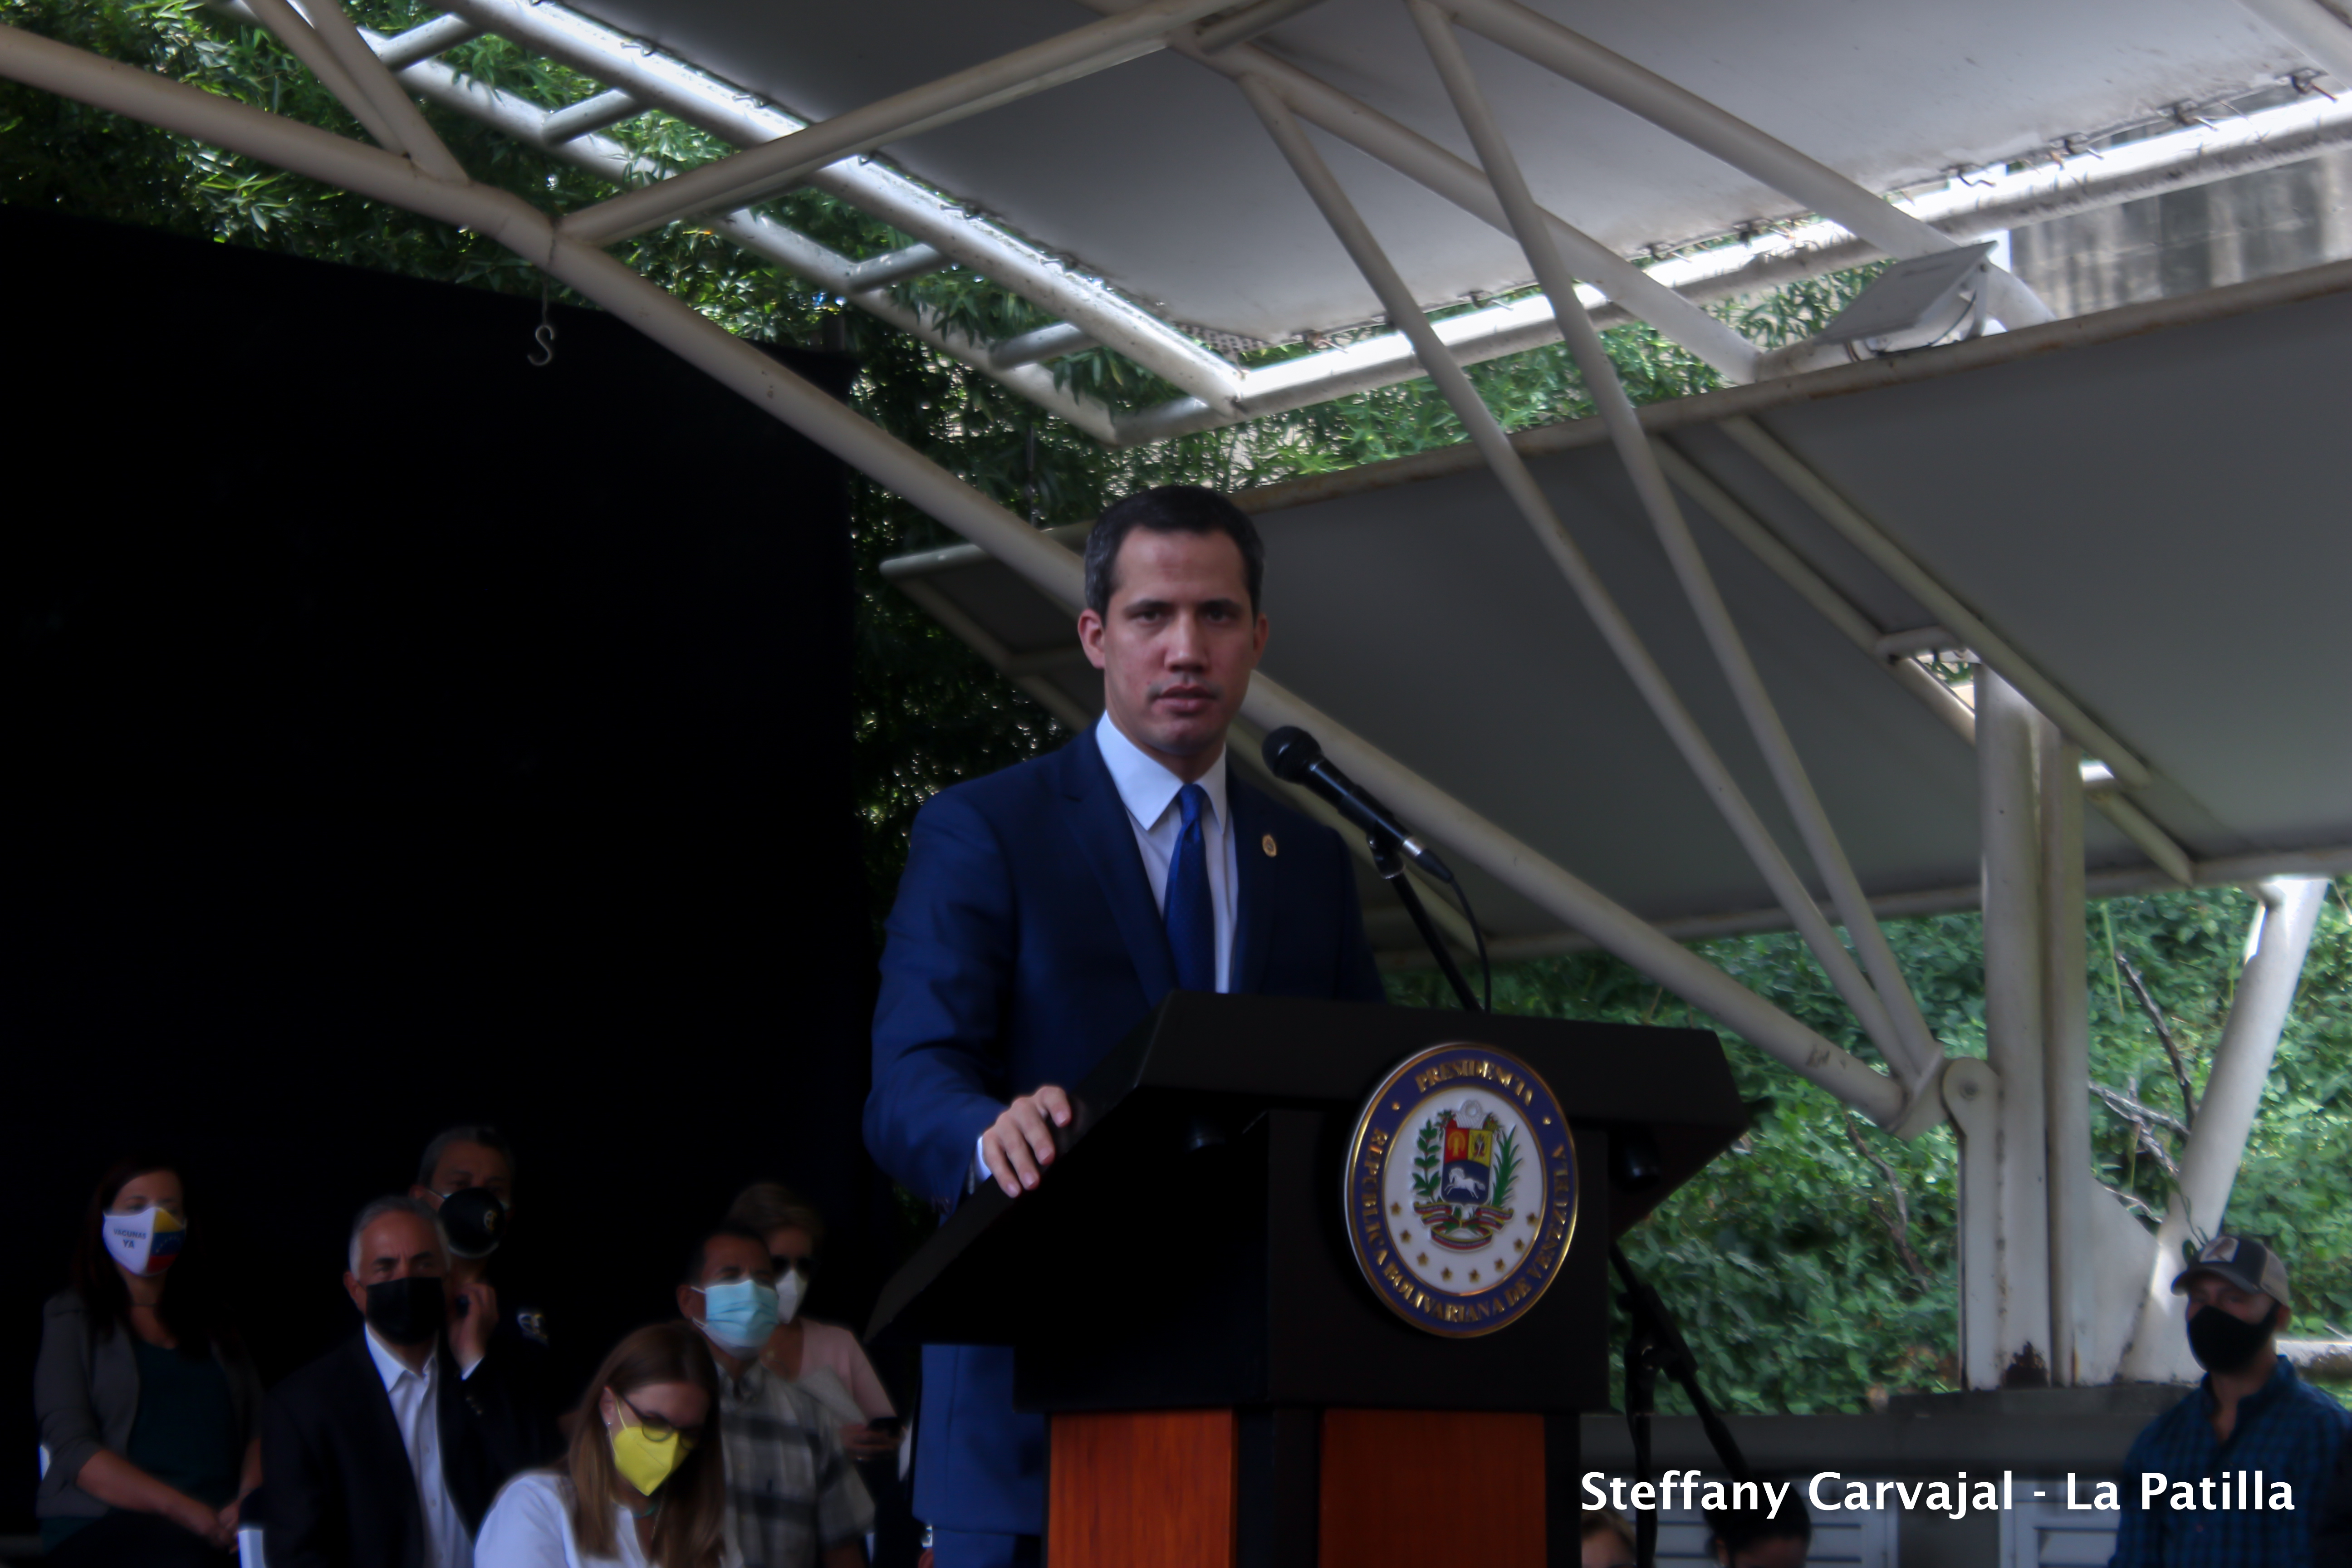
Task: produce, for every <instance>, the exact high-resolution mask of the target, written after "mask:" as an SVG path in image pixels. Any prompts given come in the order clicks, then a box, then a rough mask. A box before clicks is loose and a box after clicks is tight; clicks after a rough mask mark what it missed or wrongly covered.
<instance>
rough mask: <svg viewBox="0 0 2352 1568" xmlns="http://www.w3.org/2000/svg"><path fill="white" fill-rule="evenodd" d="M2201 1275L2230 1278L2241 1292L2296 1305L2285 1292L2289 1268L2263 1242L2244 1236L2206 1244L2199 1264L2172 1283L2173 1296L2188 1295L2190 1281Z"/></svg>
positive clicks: (2192, 1265)
mask: <svg viewBox="0 0 2352 1568" xmlns="http://www.w3.org/2000/svg"><path fill="white" fill-rule="evenodd" d="M2200 1274H2210V1275H2213V1276H2214V1277H2216V1278H2217V1279H2227V1280H2228V1281H2229V1282H2230V1283H2231V1284H2232V1285H2235V1286H2236V1287H2237V1288H2238V1289H2241V1290H2252V1291H2255V1292H2258V1293H2259V1294H2262V1295H2264V1296H2268V1297H2269V1298H2270V1299H2271V1300H2273V1301H2276V1302H2278V1303H2280V1304H2281V1305H2282V1306H2290V1307H2291V1306H2293V1305H2294V1301H2293V1300H2291V1299H2290V1298H2289V1297H2288V1295H2287V1293H2286V1265H2285V1264H2284V1263H2283V1262H2281V1261H2280V1260H2279V1255H2278V1254H2277V1253H2275V1252H2273V1251H2272V1250H2271V1249H2270V1248H2269V1247H2264V1246H2263V1244H2262V1243H2261V1242H2259V1241H2254V1240H2252V1239H2250V1238H2249V1237H2242V1236H2217V1237H2214V1238H2213V1239H2212V1240H2210V1241H2209V1242H2207V1243H2206V1244H2205V1249H2204V1250H2203V1251H2202V1252H2200V1253H2199V1254H2198V1255H2197V1261H2196V1262H2194V1263H2191V1264H2190V1265H2189V1267H2188V1268H2184V1269H2182V1270H2181V1271H2180V1277H2179V1279H2175V1280H2173V1282H2172V1293H2173V1294H2174V1295H2176V1296H2185V1295H2187V1294H2188V1293H2189V1281H2190V1280H2191V1279H2195V1278H2196V1277H2197V1276H2198V1275H2200Z"/></svg>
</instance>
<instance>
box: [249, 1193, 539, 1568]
mask: <svg viewBox="0 0 2352 1568" xmlns="http://www.w3.org/2000/svg"><path fill="white" fill-rule="evenodd" d="M349 1261H350V1268H349V1271H348V1272H346V1273H345V1274H344V1276H343V1289H344V1290H345V1292H346V1293H348V1294H349V1295H350V1297H351V1299H352V1305H353V1306H354V1307H356V1308H358V1309H359V1310H360V1313H361V1316H362V1320H363V1322H362V1328H361V1331H360V1332H359V1333H358V1334H356V1335H354V1336H353V1337H352V1340H351V1341H350V1342H347V1343H345V1344H343V1345H342V1346H341V1347H339V1348H338V1349H336V1350H333V1351H330V1352H328V1353H327V1354H325V1355H323V1356H321V1357H320V1358H319V1359H318V1360H317V1361H315V1362H313V1363H310V1365H309V1366H307V1367H304V1368H303V1369H302V1370H301V1371H299V1372H298V1373H294V1374H293V1375H292V1376H291V1377H289V1378H288V1379H287V1380H286V1381H285V1382H284V1383H282V1384H278V1387H277V1388H276V1389H275V1390H274V1391H272V1393H271V1394H270V1397H269V1401H268V1415H267V1416H266V1418H265V1420H264V1422H263V1425H262V1461H263V1464H264V1466H265V1468H266V1470H267V1473H268V1478H269V1489H268V1519H267V1520H266V1521H265V1523H264V1536H265V1541H266V1544H267V1548H268V1560H269V1564H270V1568H470V1564H471V1563H472V1562H473V1553H474V1531H475V1530H476V1529H477V1528H478V1526H479V1525H480V1523H481V1521H482V1516H483V1514H484V1513H485V1512H486V1511H487V1510H488V1508H489V1505H490V1500H491V1499H492V1498H494V1497H495V1496H496V1495H497V1493H498V1489H499V1487H500V1486H501V1485H502V1484H504V1483H505V1481H506V1480H507V1479H508V1478H509V1477H510V1476H512V1475H514V1474H515V1473H516V1472H517V1471H519V1470H521V1469H523V1468H526V1467H528V1466H530V1465H533V1464H537V1463H540V1462H541V1461H542V1460H543V1459H545V1458H547V1457H548V1456H549V1455H551V1454H552V1453H553V1452H555V1447H556V1445H555V1439H554V1434H553V1432H552V1430H551V1428H550V1427H549V1426H548V1424H547V1423H546V1422H545V1421H544V1420H543V1419H542V1418H541V1417H540V1415H538V1414H537V1413H536V1412H535V1411H534V1410H533V1409H532V1408H531V1407H530V1404H529V1402H528V1401H527V1400H525V1399H523V1398H521V1397H520V1396H519V1395H518V1394H517V1393H516V1391H515V1389H514V1387H513V1385H512V1384H511V1382H510V1381H509V1379H508V1378H507V1377H506V1376H505V1375H504V1374H503V1373H501V1372H500V1371H499V1369H498V1367H497V1366H496V1365H495V1364H494V1363H486V1362H485V1359H484V1355H485V1352H486V1350H487V1348H488V1341H489V1338H490V1335H491V1332H492V1329H493V1326H494V1325H493V1321H492V1308H491V1307H490V1305H489V1300H488V1287H487V1286H485V1285H483V1284H481V1283H479V1282H478V1281H477V1282H476V1283H474V1284H472V1285H468V1286H464V1287H457V1288H453V1285H452V1282H451V1280H450V1278H449V1272H450V1270H449V1247H448V1239H447V1237H446V1236H444V1235H443V1233H442V1230H441V1223H440V1220H439V1218H438V1216H437V1215H435V1213H434V1211H433V1209H432V1208H431V1207H430V1206H429V1205H426V1204H424V1203H422V1202H420V1201H418V1200H417V1199H415V1198H413V1197H405V1196H403V1197H387V1198H378V1199H376V1200H375V1202H373V1203H372V1204H370V1205H367V1206H366V1207H365V1208H363V1209H362V1210H361V1211H360V1214H359V1218H358V1220H357V1221H356V1222H355V1223H354V1224H353V1225H352V1236H351V1247H350V1258H349Z"/></svg>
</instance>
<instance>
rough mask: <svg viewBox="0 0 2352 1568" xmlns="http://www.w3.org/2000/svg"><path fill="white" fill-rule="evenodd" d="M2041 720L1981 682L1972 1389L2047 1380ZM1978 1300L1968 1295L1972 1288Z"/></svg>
mask: <svg viewBox="0 0 2352 1568" xmlns="http://www.w3.org/2000/svg"><path fill="white" fill-rule="evenodd" d="M2038 717H2039V716H2038V715H2037V714H2036V713H2035V712H2034V711H2033V710H2032V707H2031V706H2030V705H2028V704H2027V702H2026V700H2025V699H2024V698H2023V697H2021V696H2020V695H2019V694H2018V692H2017V689H2015V688H2014V687H2012V686H2011V685H2010V684H2009V683H2008V682H2007V681H2005V680H2003V679H2001V678H2000V676H1998V675H1996V674H1994V673H1993V672H1991V671H1990V670H1979V672H1978V675H1977V776H1978V781H1979V803H1978V811H1979V823H1980V825H1981V837H1982V839H1983V845H1984V973H1985V990H1984V1016H1985V1063H1986V1065H1987V1066H1988V1067H1990V1068H1992V1070H1993V1071H1994V1072H1995V1073H1997V1074H1998V1075H1999V1076H2000V1102H1999V1104H1998V1106H1997V1107H1996V1108H1995V1110H1994V1113H1993V1116H1992V1127H1993V1136H1992V1139H1991V1141H1990V1147H1989V1148H1988V1147H1985V1146H1984V1143H1983V1142H1982V1141H1981V1140H1979V1139H1974V1138H1971V1139H1968V1140H1966V1141H1965V1142H1963V1143H1962V1145H1961V1150H1960V1157H1961V1159H1962V1161H1963V1162H1966V1161H1969V1160H1988V1159H1989V1160H1990V1163H1991V1164H1992V1166H1993V1169H1994V1170H1995V1171H1996V1172H1997V1173H1998V1178H1997V1179H1998V1184H1999V1191H1998V1197H1997V1199H1996V1207H1995V1210H1994V1213H1995V1215H1996V1218H1995V1230H1994V1235H1993V1239H1994V1247H1993V1253H1992V1256H1991V1257H1990V1258H1975V1259H1969V1260H1964V1264H1963V1273H1964V1276H1965V1274H1966V1271H1967V1268H1966V1266H1967V1263H1968V1262H1974V1263H1976V1264H1977V1265H1979V1267H1980V1268H1981V1267H1983V1266H1985V1265H1988V1264H1989V1265H1990V1271H1991V1272H1990V1279H1985V1278H1978V1279H1966V1278H1964V1279H1963V1282H1962V1291H1963V1295H1964V1297H1966V1298H1968V1299H1969V1300H1979V1301H1989V1302H1990V1307H1991V1310H1992V1314H1993V1320H1994V1325H1995V1326H1994V1329H1993V1331H1992V1335H1991V1344H1990V1363H1989V1364H1987V1365H1981V1366H1972V1367H1969V1368H1968V1369H1967V1372H1968V1380H1969V1386H1971V1387H1976V1388H1985V1387H2000V1386H2006V1385H2010V1384H2023V1385H2026V1386H2032V1385H2033V1384H2038V1383H2045V1382H2047V1381H2048V1367H2049V1363H2048V1360H2047V1359H2046V1358H2047V1357H2048V1355H2049V1353H2050V1197H2049V1151H2048V1146H2047V1145H2048V1136H2049V1134H2048V1127H2049V1116H2048V1110H2047V1107H2048V1100H2047V1098H2046V1092H2045V1089H2044V1084H2045V1082H2046V1079H2045V1077H2044V1073H2045V1062H2044V1052H2045V1041H2044V1037H2043V1032H2042V958H2043V939H2042V896H2043V895H2042V834H2041V825H2040V821H2039V817H2040V794H2039V790H2038V788H2037V786H2036V784H2035V781H2034V769H2033V764H2034V755H2033V734H2034V726H2035V723H2036V721H2037V720H2038ZM1971 1291H1973V1292H1974V1293H1973V1294H1972V1295H1971V1294H1970V1292H1971Z"/></svg>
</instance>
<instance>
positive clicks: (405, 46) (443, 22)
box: [376, 16, 482, 71]
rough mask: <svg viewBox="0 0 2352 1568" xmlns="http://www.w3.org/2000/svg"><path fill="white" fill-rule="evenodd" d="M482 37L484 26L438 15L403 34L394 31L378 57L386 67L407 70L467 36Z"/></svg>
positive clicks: (377, 52)
mask: <svg viewBox="0 0 2352 1568" xmlns="http://www.w3.org/2000/svg"><path fill="white" fill-rule="evenodd" d="M481 36H482V30H481V28H479V27H478V26H474V24H473V23H471V22H468V21H467V20H466V18H465V17H463V16H436V17H434V18H433V20H431V21H430V22H420V23H418V24H417V25H416V26H414V27H411V28H409V29H408V30H407V31H406V32H404V33H397V34H394V36H393V37H392V38H391V39H390V40H389V41H388V42H387V43H386V44H385V45H384V47H381V48H379V49H377V50H376V58H378V59H380V60H382V61H383V64H384V68H385V69H386V70H395V71H396V70H405V69H407V68H409V67H410V66H413V65H415V63H416V62H417V61H419V60H429V59H431V58H433V57H434V56H436V55H437V54H441V53H443V52H445V51H446V50H449V49H454V48H456V47H457V46H458V45H459V44H462V43H464V42H466V41H467V39H468V38H478V37H481Z"/></svg>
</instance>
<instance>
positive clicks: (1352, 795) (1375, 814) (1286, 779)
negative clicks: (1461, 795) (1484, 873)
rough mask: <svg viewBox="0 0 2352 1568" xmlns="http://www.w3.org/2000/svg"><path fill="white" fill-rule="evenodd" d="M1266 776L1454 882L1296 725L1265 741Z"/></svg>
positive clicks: (1408, 830) (1427, 851)
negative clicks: (1300, 789)
mask: <svg viewBox="0 0 2352 1568" xmlns="http://www.w3.org/2000/svg"><path fill="white" fill-rule="evenodd" d="M1265 766H1266V771H1267V772H1268V773H1272V774H1273V775H1274V776H1275V777H1276V778H1278V779H1280V780H1281V781H1282V782H1283V783H1285V784H1305V785H1306V786H1307V788H1308V789H1311V790H1313V791H1314V792H1315V793H1316V794H1317V795H1321V796H1322V797H1323V798H1324V799H1325V800H1328V801H1329V802H1330V803H1331V805H1332V806H1333V807H1334V809H1336V810H1337V811H1338V812H1339V815H1340V816H1344V817H1346V818H1347V819H1348V820H1349V821H1350V822H1352V823H1354V824H1355V825H1356V826H1359V827H1360V828H1362V829H1363V830H1364V831H1365V832H1366V833H1370V834H1374V835H1381V836H1385V837H1390V838H1393V839H1395V840H1396V842H1397V847H1399V848H1401V849H1402V850H1403V851H1404V852H1405V853H1406V854H1407V855H1410V856H1412V860H1413V864H1414V865H1416V866H1419V867H1420V868H1422V869H1423V870H1424V871H1426V872H1428V873H1429V874H1430V875H1431V876H1433V877H1434V878H1436V879H1438V880H1439V881H1441V882H1451V881H1453V880H1454V873H1453V872H1452V871H1450V870H1448V869H1446V866H1445V862H1444V861H1443V860H1440V859H1439V858H1437V852H1436V851H1435V850H1433V849H1431V848H1430V847H1428V846H1427V845H1425V844H1423V843H1422V842H1421V840H1420V839H1418V838H1415V837H1413V836H1412V829H1411V828H1409V827H1407V826H1405V825H1404V824H1403V823H1402V822H1399V821H1398V820H1397V817H1396V813H1394V812H1392V811H1391V810H1390V809H1389V808H1388V807H1387V806H1385V805H1381V803H1380V802H1379V801H1378V800H1376V799H1374V798H1373V796H1372V795H1371V793H1370V791H1368V790H1366V789H1365V788H1364V787H1363V786H1362V785H1361V784H1357V783H1356V782H1355V781H1354V780H1353V779H1351V778H1349V776H1348V775H1347V774H1345V773H1341V772H1340V771H1339V769H1338V768H1336V767H1334V766H1333V765H1332V763H1331V759H1330V758H1328V757H1327V756H1325V755H1324V754H1323V748H1322V747H1320V746H1318V745H1317V744H1316V743H1315V737H1314V736H1312V735H1310V734H1308V733H1307V731H1304V730H1302V729H1300V728H1299V727H1298V726H1297V725H1296V724H1285V725H1284V726H1283V727H1282V728H1281V729H1279V730H1276V731H1275V732H1274V733H1273V734H1271V735H1268V736H1267V737H1266V738H1265Z"/></svg>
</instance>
